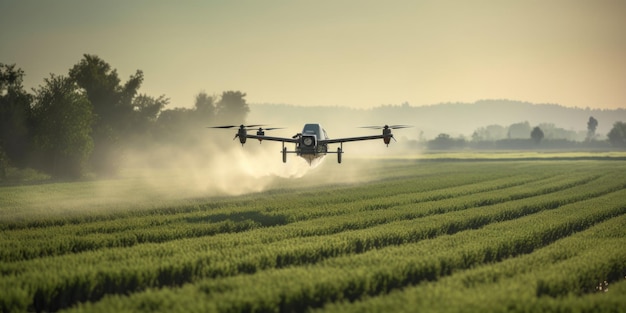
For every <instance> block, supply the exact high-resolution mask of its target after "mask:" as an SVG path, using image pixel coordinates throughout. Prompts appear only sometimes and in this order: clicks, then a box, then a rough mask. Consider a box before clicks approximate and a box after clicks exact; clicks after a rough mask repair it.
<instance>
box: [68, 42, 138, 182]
mask: <svg viewBox="0 0 626 313" xmlns="http://www.w3.org/2000/svg"><path fill="white" fill-rule="evenodd" d="M69 76H70V77H71V78H72V79H73V80H74V81H75V82H76V83H77V84H78V86H80V87H81V88H83V89H84V90H85V92H86V96H87V98H88V99H89V102H90V103H91V105H92V106H93V113H94V116H95V118H94V122H93V133H92V136H93V141H94V153H93V157H92V158H91V166H92V168H93V169H94V170H95V171H96V172H98V173H99V174H102V175H110V174H114V173H115V172H116V171H117V170H118V166H119V157H120V156H121V155H122V153H121V152H122V149H121V138H125V137H126V136H129V135H131V134H130V129H131V127H132V126H133V125H135V122H136V119H135V118H134V117H135V116H137V115H139V114H140V113H141V111H135V108H136V107H138V106H136V105H137V103H135V104H133V99H134V98H135V96H136V94H137V90H138V89H139V87H140V86H141V83H142V82H143V72H142V71H140V70H138V71H137V72H136V73H135V75H131V77H130V78H129V80H128V81H127V82H126V83H125V84H123V85H122V84H121V81H120V79H119V78H118V75H117V71H116V70H115V69H112V68H111V66H110V65H109V64H108V63H106V62H105V61H104V60H102V59H100V58H99V57H98V56H95V55H89V54H85V55H84V56H83V59H82V60H81V61H80V62H79V63H78V64H76V65H74V67H72V68H71V69H70V71H69ZM139 101H141V100H139ZM138 108H139V107H138ZM147 111H150V110H147Z"/></svg>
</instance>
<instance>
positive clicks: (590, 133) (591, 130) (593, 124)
mask: <svg viewBox="0 0 626 313" xmlns="http://www.w3.org/2000/svg"><path fill="white" fill-rule="evenodd" d="M596 128H598V120H596V119H595V118H594V117H593V116H590V117H589V121H588V122H587V140H593V139H594V138H595V136H596Z"/></svg>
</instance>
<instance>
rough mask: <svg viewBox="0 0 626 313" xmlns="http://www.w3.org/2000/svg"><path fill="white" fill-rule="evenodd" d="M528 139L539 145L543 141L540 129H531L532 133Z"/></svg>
mask: <svg viewBox="0 0 626 313" xmlns="http://www.w3.org/2000/svg"><path fill="white" fill-rule="evenodd" d="M530 138H532V140H533V141H534V142H535V143H536V144H538V143H540V142H541V140H542V139H543V131H542V130H541V128H539V127H538V126H537V127H535V128H533V131H532V132H530Z"/></svg>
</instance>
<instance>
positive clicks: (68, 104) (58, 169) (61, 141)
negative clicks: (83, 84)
mask: <svg viewBox="0 0 626 313" xmlns="http://www.w3.org/2000/svg"><path fill="white" fill-rule="evenodd" d="M44 81H45V85H44V86H40V87H39V88H38V89H37V90H35V102H34V106H33V121H34V125H35V128H34V134H33V136H34V143H35V144H36V148H37V150H38V151H39V152H40V153H41V157H40V161H39V162H40V166H41V167H42V168H43V169H45V170H46V171H47V172H49V173H51V174H52V175H53V176H56V177H71V178H76V177H81V176H82V175H84V174H85V168H86V165H87V164H86V163H87V160H88V158H89V156H90V155H91V151H92V150H93V140H92V138H91V121H92V113H91V105H90V103H89V100H87V97H85V95H84V94H83V93H82V92H81V90H79V88H78V86H77V85H76V84H75V83H74V81H73V80H71V79H69V78H67V77H63V76H55V75H51V77H50V78H46V79H45V80H44Z"/></svg>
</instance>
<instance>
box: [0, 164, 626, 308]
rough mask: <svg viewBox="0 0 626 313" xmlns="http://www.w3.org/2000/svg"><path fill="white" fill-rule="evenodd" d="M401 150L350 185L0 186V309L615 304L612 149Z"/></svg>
mask: <svg viewBox="0 0 626 313" xmlns="http://www.w3.org/2000/svg"><path fill="white" fill-rule="evenodd" d="M417 164H418V165H419V166H416V163H415V162H414V161H411V162H407V161H387V162H382V164H372V163H371V162H369V163H367V165H368V170H369V172H370V173H377V174H375V175H374V176H371V177H370V179H371V180H370V181H368V182H365V183H360V184H333V185H328V183H323V184H322V185H321V186H315V185H313V186H311V185H300V184H301V183H304V182H299V181H293V180H288V181H285V184H284V186H285V187H284V188H286V189H273V190H270V191H268V192H264V193H258V194H250V195H244V196H239V197H230V198H229V197H226V198H202V199H193V200H191V199H180V200H177V201H170V202H163V201H161V200H159V199H156V200H153V202H150V200H144V202H134V203H129V204H125V205H121V206H119V205H109V206H106V205H105V206H104V207H102V208H100V210H94V209H93V206H91V205H89V204H83V208H88V210H84V209H83V210H78V211H76V212H74V213H71V212H67V211H63V212H62V213H51V212H50V208H49V207H48V206H45V205H44V206H42V207H41V209H36V208H31V207H37V202H38V201H41V202H46V201H49V199H54V198H56V197H58V194H57V192H58V191H59V190H65V192H67V194H72V195H77V194H80V195H84V196H85V197H86V198H91V197H93V194H95V193H97V190H101V189H102V187H103V186H96V185H93V184H94V183H93V182H91V183H86V182H83V183H72V184H58V185H50V186H47V187H46V186H22V187H5V188H3V189H0V194H1V195H7V194H12V195H13V196H12V197H5V196H1V197H0V204H1V205H0V208H2V209H0V210H2V211H3V212H2V213H3V214H2V215H0V229H1V230H2V234H3V236H2V237H0V248H1V249H0V253H1V254H0V275H2V276H1V277H2V279H1V280H0V288H1V289H2V290H3V293H1V294H0V309H1V310H3V311H12V312H13V311H17V312H19V311H60V310H64V309H69V311H88V312H99V311H106V312H110V311H151V312H152V311H185V312H189V311H202V312H236V311H237V312H238V311H307V310H316V309H319V310H321V311H331V312H332V311H341V312H350V311H355V312H357V311H358V312H362V311H390V312H398V311H411V310H413V309H414V308H416V307H419V308H420V309H421V310H424V311H438V310H443V311H467V310H469V311H524V312H528V311H581V310H591V309H595V310H597V311H610V310H614V311H618V310H619V308H620V307H621V308H623V306H624V304H625V302H624V301H625V300H624V299H626V297H624V295H626V288H624V276H625V275H626V265H625V264H624V262H623V260H624V258H626V251H625V250H624V249H623V248H622V247H623V246H624V244H625V243H626V241H625V238H626V230H625V229H624V227H623V225H624V223H626V219H625V216H626V208H625V207H624V202H623V199H624V197H626V180H625V179H624V177H623V175H621V173H623V171H624V170H625V169H626V163H624V162H623V161H582V162H578V161H550V160H547V161H541V162H524V161H521V162H520V161H501V160H499V161H496V162H441V161H440V162H431V163H417ZM329 171H332V170H329ZM365 172H368V171H365ZM328 174H329V173H328V172H324V173H320V175H322V176H325V175H328ZM103 183H104V182H103ZM112 183H119V181H116V182H113V181H111V182H108V184H112ZM135 185H136V183H135V181H129V182H128V186H135ZM89 186H91V188H89ZM44 188H49V189H47V191H45V189H44ZM144 192H145V191H144ZM37 194H41V199H40V200H38V201H35V202H28V201H29V200H31V201H32V195H37ZM26 195H31V196H29V197H28V196H26ZM8 199H17V201H16V200H12V201H9V200H8ZM72 199H74V198H73V197H72ZM146 199H150V197H148V198H146ZM59 200H60V199H59ZM3 201H4V202H3ZM100 201H101V200H99V199H95V200H94V203H97V202H100ZM26 203H28V205H25V204H26ZM118 206H119V207H118ZM20 207H23V208H24V210H22V211H21V213H20V212H16V211H17V210H14V209H15V208H20ZM62 207H64V208H66V207H67V205H63V206H62ZM79 208H80V207H79ZM598 286H602V292H601V293H600V292H598V291H599V289H598ZM606 286H608V287H609V288H608V289H609V291H608V292H604V290H606ZM442 303H443V304H445V305H443V306H442Z"/></svg>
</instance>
